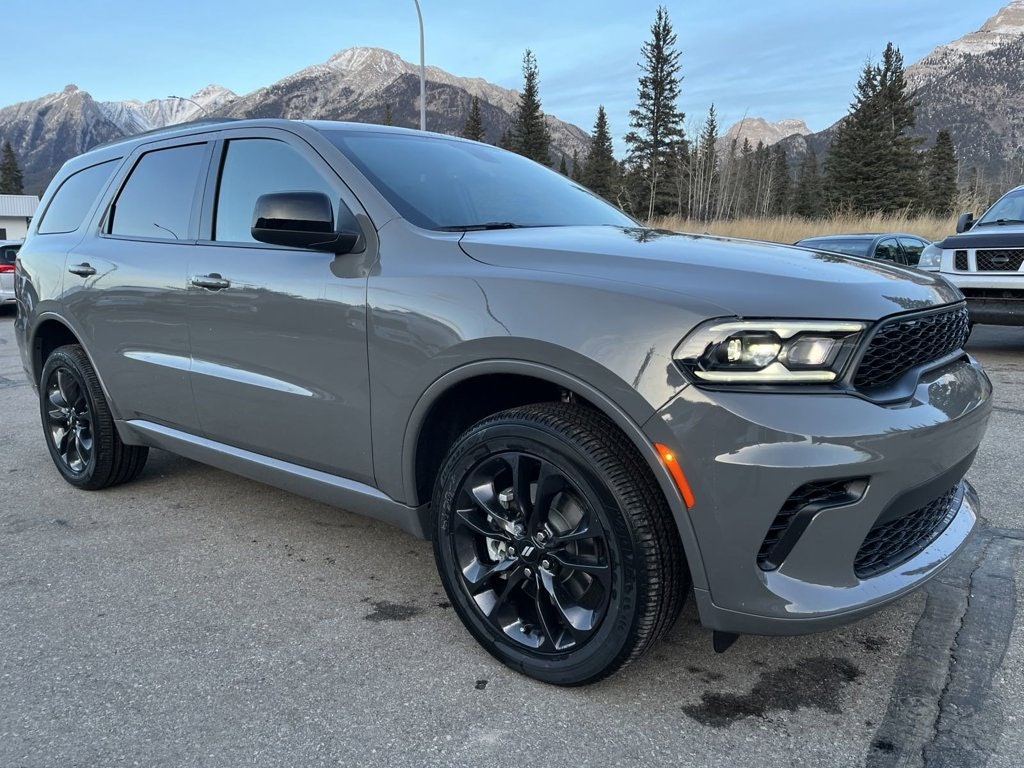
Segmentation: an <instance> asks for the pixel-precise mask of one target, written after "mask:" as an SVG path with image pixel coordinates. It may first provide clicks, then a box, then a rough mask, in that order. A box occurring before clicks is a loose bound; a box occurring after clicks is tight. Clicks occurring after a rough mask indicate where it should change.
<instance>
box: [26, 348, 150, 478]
mask: <svg viewBox="0 0 1024 768" xmlns="http://www.w3.org/2000/svg"><path fill="white" fill-rule="evenodd" d="M39 410H40V417H41V418H42V422H43V433H44V436H45V438H46V447H47V448H48V449H49V451H50V458H51V459H53V463H54V466H56V467H57V471H58V472H60V474H61V476H62V477H63V478H64V479H65V480H67V481H68V482H69V483H71V484H72V485H74V486H76V487H78V488H83V489H85V490H98V489H100V488H108V487H110V486H112V485H118V484H120V483H125V482H128V481H129V480H134V479H135V478H136V477H137V476H138V475H139V473H140V472H141V471H142V468H143V467H144V466H145V464H146V458H147V457H148V455H149V448H146V447H144V446H137V445H125V444H124V443H123V442H122V441H121V438H120V436H119V435H118V434H117V430H116V428H115V427H114V418H113V416H112V415H111V413H110V407H109V406H108V405H107V400H106V398H105V397H104V395H103V388H102V387H101V386H100V381H99V377H98V376H97V375H96V371H95V370H93V367H92V363H90V362H89V358H88V356H87V355H86V354H85V352H84V350H83V349H82V348H81V347H80V346H79V345H77V344H69V345H67V346H64V347H60V348H58V349H55V350H54V351H53V352H51V353H50V356H49V357H47V358H46V363H45V364H44V365H43V372H42V375H41V376H40V382H39Z"/></svg>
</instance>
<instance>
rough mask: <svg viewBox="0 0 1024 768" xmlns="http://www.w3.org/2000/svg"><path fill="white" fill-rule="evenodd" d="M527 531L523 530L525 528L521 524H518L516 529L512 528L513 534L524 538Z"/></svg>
mask: <svg viewBox="0 0 1024 768" xmlns="http://www.w3.org/2000/svg"><path fill="white" fill-rule="evenodd" d="M525 531H526V529H525V528H523V526H522V525H520V524H519V523H516V525H515V527H514V528H512V533H514V534H515V535H516V536H522V535H523V533H524V532H525Z"/></svg>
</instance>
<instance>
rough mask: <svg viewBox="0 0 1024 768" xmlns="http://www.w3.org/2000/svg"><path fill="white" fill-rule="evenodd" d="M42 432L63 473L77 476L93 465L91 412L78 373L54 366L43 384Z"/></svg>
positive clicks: (61, 366)
mask: <svg viewBox="0 0 1024 768" xmlns="http://www.w3.org/2000/svg"><path fill="white" fill-rule="evenodd" d="M43 397H44V398H45V400H46V402H45V403H44V406H43V407H44V418H45V419H46V432H47V435H48V436H49V438H50V445H51V450H52V451H53V452H54V453H55V454H56V456H57V458H58V460H59V461H60V462H61V463H62V464H63V466H64V469H65V471H67V472H68V473H70V474H72V475H81V474H83V473H84V472H85V471H86V470H87V469H88V468H89V465H90V463H92V462H93V447H94V446H93V428H92V410H91V408H90V407H89V399H88V397H87V396H86V392H85V385H84V384H83V383H82V380H81V377H80V376H79V374H78V372H77V371H75V370H73V369H71V368H69V367H67V366H63V365H60V366H54V367H53V368H51V370H50V374H49V376H47V377H46V380H45V381H44V388H43Z"/></svg>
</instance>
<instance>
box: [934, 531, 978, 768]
mask: <svg viewBox="0 0 1024 768" xmlns="http://www.w3.org/2000/svg"><path fill="white" fill-rule="evenodd" d="M994 541H995V539H994V538H991V537H986V541H985V544H984V546H983V549H982V550H981V552H980V553H979V554H978V559H977V560H976V561H975V563H974V567H973V568H971V572H970V574H969V575H968V577H967V584H966V586H965V587H960V588H961V589H964V591H965V592H966V595H965V597H966V601H967V603H966V606H965V607H964V612H963V613H962V614H960V619H959V621H958V622H957V627H956V632H955V633H954V634H953V642H952V644H951V645H950V648H949V659H948V660H947V662H946V680H945V682H944V683H943V685H942V690H941V691H940V692H939V696H938V710H939V711H938V714H937V715H936V717H935V720H934V721H933V722H932V733H931V737H930V738H929V739H928V740H927V741H925V742H924V744H922V745H921V763H922V764H923V765H928V753H929V752H930V751H931V750H932V749H934V747H935V742H936V741H938V738H939V723H940V722H942V721H943V719H944V716H945V717H955V715H952V714H950V712H949V691H950V686H951V685H952V683H953V668H954V667H955V666H956V664H957V661H958V658H957V657H958V652H959V648H960V634H961V633H962V632H963V631H964V620H965V619H966V618H967V614H968V613H969V612H970V610H971V603H972V602H973V593H974V589H973V586H974V578H975V576H976V575H977V573H978V570H979V569H980V568H981V566H982V564H983V563H984V562H985V558H986V557H987V556H988V552H989V550H990V549H991V548H992V544H993V542H994Z"/></svg>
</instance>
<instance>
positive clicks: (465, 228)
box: [437, 221, 526, 232]
mask: <svg viewBox="0 0 1024 768" xmlns="http://www.w3.org/2000/svg"><path fill="white" fill-rule="evenodd" d="M525 226H526V225H525V224H516V223H515V222H512V221H488V222H485V223H484V224H455V225H453V226H450V227H437V230H438V231H439V232H479V231H483V230H485V229H519V228H520V227H525Z"/></svg>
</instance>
